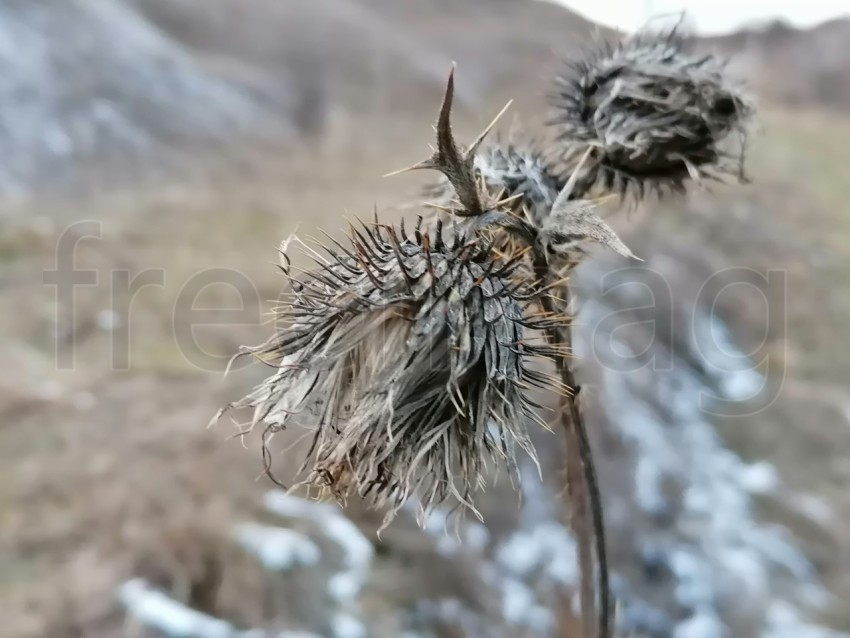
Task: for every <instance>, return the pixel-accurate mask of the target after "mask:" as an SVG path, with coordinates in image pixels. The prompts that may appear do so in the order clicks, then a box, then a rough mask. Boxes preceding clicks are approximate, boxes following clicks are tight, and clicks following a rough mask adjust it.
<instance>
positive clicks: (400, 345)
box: [228, 76, 567, 520]
mask: <svg viewBox="0 0 850 638" xmlns="http://www.w3.org/2000/svg"><path fill="white" fill-rule="evenodd" d="M452 91H453V80H452V77H451V76H450V80H449V84H448V87H447V91H446V97H445V99H444V102H443V106H442V108H441V113H440V118H439V120H438V125H437V150H436V151H435V152H434V154H433V156H432V157H431V158H430V159H428V160H426V161H425V162H420V163H419V164H417V165H416V168H423V167H427V168H435V169H438V170H440V171H442V172H443V173H444V175H445V176H446V178H447V179H448V180H449V181H450V183H451V184H452V187H453V188H454V190H455V192H456V194H457V197H458V207H457V208H456V209H455V210H454V212H455V219H456V223H455V224H454V225H453V227H452V228H451V229H450V231H446V230H444V228H443V224H442V222H441V221H440V220H437V221H436V222H435V223H434V225H433V226H431V227H423V222H422V219H421V218H420V220H419V223H418V224H417V227H416V229H415V232H414V233H413V234H412V235H408V234H407V233H406V232H405V230H404V227H403V225H402V226H401V227H399V228H395V227H392V226H388V225H384V224H380V223H378V221H377V219H376V220H375V222H374V223H371V224H363V225H361V226H360V227H358V228H352V230H351V233H350V236H349V238H348V240H347V242H334V247H324V246H323V247H322V249H323V250H324V253H319V252H318V251H316V250H313V249H312V248H307V250H308V252H309V253H310V255H311V256H312V258H313V259H314V261H315V262H316V267H315V268H314V269H313V270H311V271H310V272H308V273H306V276H304V277H302V278H300V279H296V278H294V277H292V276H290V275H289V270H290V269H289V266H288V264H289V261H288V258H287V259H286V260H285V262H284V264H283V267H284V272H285V274H286V275H287V276H288V277H289V280H290V285H291V288H292V292H291V293H289V294H288V296H287V297H286V298H285V301H284V303H283V304H282V306H281V307H280V308H279V309H278V313H279V317H280V320H281V328H280V329H279V330H278V332H277V334H276V335H275V336H273V337H272V339H271V340H270V341H269V342H267V343H266V344H264V345H262V346H260V347H259V348H255V349H251V350H250V352H252V353H254V354H256V355H257V356H259V357H260V358H262V359H263V360H266V361H271V362H273V363H274V364H275V365H276V367H277V371H276V372H275V373H274V374H273V375H272V376H271V377H270V378H269V379H267V380H266V381H265V382H264V383H263V384H262V385H260V386H259V387H258V388H256V389H255V390H254V392H252V393H251V394H250V395H249V396H247V397H245V398H244V399H243V400H241V401H238V402H236V403H234V404H232V405H231V406H228V407H245V408H252V409H253V411H254V416H253V419H252V424H253V425H256V424H263V425H264V426H265V428H266V430H265V432H266V436H264V440H265V439H267V438H268V436H270V435H272V434H274V433H275V432H277V431H279V430H281V429H283V428H285V427H287V426H288V425H290V424H299V425H303V426H306V427H308V428H311V429H312V431H313V441H312V445H311V448H310V452H309V454H308V459H307V461H306V463H305V466H304V467H303V468H302V470H306V471H307V476H306V479H305V482H306V483H307V484H308V485H312V486H318V487H321V488H327V489H329V490H330V491H331V492H333V493H334V494H335V495H336V496H337V497H340V498H344V497H345V496H346V495H348V494H351V493H357V494H360V495H361V496H364V497H369V498H370V499H372V501H373V502H374V503H375V504H376V505H379V506H382V505H385V504H389V505H390V506H391V508H390V511H389V513H388V519H387V520H389V519H390V518H391V517H392V515H393V514H394V513H395V512H396V511H397V510H398V509H399V508H400V507H401V505H402V504H403V503H404V502H405V501H406V500H407V498H408V497H409V496H410V495H411V494H413V493H416V494H417V495H418V496H419V497H420V500H421V502H422V503H423V506H424V507H425V508H426V509H427V508H428V507H430V506H431V505H433V504H435V503H438V502H442V501H444V500H446V499H449V498H453V499H454V500H456V501H457V503H459V504H462V505H465V506H467V507H469V508H472V509H473V510H474V504H473V493H474V492H475V491H476V490H477V489H478V488H479V487H481V486H482V484H483V472H484V469H485V466H486V464H487V462H488V461H489V460H495V459H502V460H503V461H505V463H506V464H507V466H508V468H509V469H511V470H514V471H515V467H516V462H515V458H516V454H517V451H518V450H524V451H525V452H527V453H528V454H529V455H531V457H532V458H534V450H533V448H532V446H531V443H530V441H529V438H528V435H527V433H526V424H527V423H529V420H530V421H536V422H538V423H541V424H542V425H545V423H544V422H543V421H542V419H541V417H540V416H539V415H538V414H537V411H536V408H538V407H539V406H537V405H536V404H535V403H534V402H533V401H532V399H531V398H530V392H532V391H533V390H534V389H535V388H548V389H549V390H553V391H556V392H563V391H565V390H566V389H565V388H564V387H562V385H561V384H560V382H559V381H557V380H556V379H555V378H550V377H549V376H548V375H547V374H545V373H543V372H541V371H540V367H539V366H538V365H537V364H536V363H535V362H534V360H535V359H539V358H544V359H545V358H549V359H556V358H562V357H563V356H564V352H563V348H562V347H561V346H560V345H559V344H557V343H553V342H552V340H551V339H547V338H546V335H545V332H546V331H551V330H553V329H554V328H556V327H561V328H563V327H564V326H565V325H566V323H567V317H566V316H565V315H562V314H558V313H554V312H546V311H543V310H541V307H540V304H539V298H540V295H541V294H545V292H546V291H545V289H544V287H543V286H542V285H541V282H540V281H539V278H535V277H533V276H530V272H531V269H530V267H529V266H530V263H529V262H530V257H529V253H530V252H532V251H533V249H534V246H536V245H537V244H536V243H535V242H536V235H535V234H534V231H533V229H531V228H529V227H526V226H525V225H524V223H523V222H522V221H521V220H519V219H518V218H517V217H516V216H514V215H513V214H512V213H511V212H510V211H509V210H505V209H502V208H500V207H499V206H498V202H493V201H492V200H491V199H489V198H488V197H487V193H486V192H485V191H482V190H481V189H480V187H481V183H480V182H479V180H476V179H475V176H474V173H473V168H472V163H473V159H474V157H475V150H476V149H477V147H478V144H479V143H480V140H481V139H482V138H483V135H482V136H480V137H479V139H478V140H477V141H476V142H475V143H474V144H473V145H472V146H470V147H469V148H468V149H467V150H461V149H460V148H459V147H458V145H457V144H456V143H455V141H454V139H453V136H452V133H451V129H450V124H449V113H450V110H451V101H452ZM506 232H509V233H513V234H514V235H516V236H517V237H518V238H519V239H520V240H522V241H524V242H525V247H524V248H522V247H521V246H520V245H519V244H517V245H512V247H514V248H516V250H515V252H513V253H510V254H505V253H504V252H502V251H500V250H496V249H495V248H494V247H495V246H496V245H500V246H501V245H504V242H503V241H502V240H501V238H500V235H501V234H502V233H506ZM331 241H333V240H331ZM302 245H303V244H302ZM305 247H306V245H305ZM264 442H265V441H264ZM264 450H266V448H265V446H264ZM266 454H267V452H266Z"/></svg>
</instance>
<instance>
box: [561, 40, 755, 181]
mask: <svg viewBox="0 0 850 638" xmlns="http://www.w3.org/2000/svg"><path fill="white" fill-rule="evenodd" d="M569 66H570V69H569V72H568V73H566V74H565V75H564V76H562V77H560V78H559V79H558V88H557V90H556V94H555V95H554V96H553V105H554V108H555V111H556V113H555V117H554V119H553V121H552V124H553V125H554V126H555V127H556V128H557V130H558V131H559V139H560V140H561V142H562V144H563V146H564V150H563V159H564V161H565V163H566V165H567V166H568V168H571V167H572V166H574V164H575V160H576V159H577V157H578V156H580V155H581V154H582V153H583V152H584V150H585V149H586V148H587V147H590V148H592V149H593V158H592V159H593V160H594V161H593V162H591V163H590V164H589V165H588V167H587V168H586V169H585V171H584V173H585V174H584V175H583V176H582V177H583V179H582V188H581V189H580V192H578V193H577V195H578V196H579V197H581V196H583V195H585V194H586V192H587V191H588V190H589V189H591V188H592V187H593V186H600V187H601V188H602V189H604V190H605V191H607V192H614V193H618V194H620V195H621V196H625V195H627V194H629V193H631V194H633V195H635V196H637V197H641V196H643V194H644V193H645V192H647V191H656V192H664V191H667V190H672V191H680V190H682V189H683V188H684V185H685V182H686V181H687V180H688V179H691V178H700V177H709V178H717V177H719V176H721V175H722V174H723V173H727V172H732V171H733V170H736V171H737V172H738V174H741V172H742V171H741V170H740V167H741V162H740V161H739V162H737V163H735V162H732V161H731V159H732V157H733V156H735V155H737V157H738V159H739V160H740V159H741V157H742V154H743V139H744V135H743V133H744V131H745V126H746V124H747V121H748V119H749V117H750V115H751V113H752V110H753V109H752V106H751V104H750V102H749V101H748V99H747V98H746V97H745V95H744V94H743V93H742V92H741V90H740V89H739V88H738V87H736V86H734V85H733V84H731V83H730V82H729V81H728V79H727V78H726V77H725V75H724V73H723V65H722V64H721V63H720V62H719V61H718V60H717V59H715V58H714V57H713V56H710V55H696V54H690V53H687V52H686V51H685V43H684V38H683V37H682V36H681V34H680V33H678V32H677V30H676V29H672V30H671V31H669V32H667V33H639V34H637V35H635V36H633V37H631V38H629V39H627V40H625V41H624V42H622V43H620V44H617V45H614V46H610V45H603V46H602V47H600V48H599V50H597V51H596V52H593V53H591V54H589V55H587V56H586V58H585V59H584V60H582V61H579V62H575V63H571V64H570V65H569ZM733 132H739V133H740V134H741V135H740V138H739V139H740V144H739V148H737V149H735V150H734V152H733V151H730V150H724V149H723V148H721V147H722V142H724V140H725V139H726V138H728V137H729V135H730V133H733Z"/></svg>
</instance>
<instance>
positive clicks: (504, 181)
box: [424, 142, 564, 225]
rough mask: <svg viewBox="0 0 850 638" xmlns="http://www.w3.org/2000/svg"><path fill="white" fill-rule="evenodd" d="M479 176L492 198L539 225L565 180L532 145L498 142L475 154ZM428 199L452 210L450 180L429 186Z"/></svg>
mask: <svg viewBox="0 0 850 638" xmlns="http://www.w3.org/2000/svg"><path fill="white" fill-rule="evenodd" d="M473 168H474V170H475V176H476V178H477V179H478V180H480V181H481V182H482V184H483V188H486V190H487V191H488V194H489V196H490V197H492V198H495V199H499V200H502V201H503V202H504V206H505V207H507V208H510V210H512V211H513V212H515V213H517V214H521V215H522V216H524V217H526V218H528V219H529V221H531V223H533V224H534V225H539V224H540V223H541V222H542V221H543V219H545V218H546V216H547V215H548V214H549V211H550V210H551V209H552V204H554V203H555V198H556V197H557V196H558V193H559V192H560V191H561V189H562V188H563V186H564V184H563V181H562V180H561V179H560V177H559V176H558V174H557V172H556V171H554V170H553V169H552V168H551V167H550V165H549V163H548V162H547V161H546V157H545V156H544V154H543V153H542V152H540V151H539V150H538V149H537V148H535V147H534V146H533V145H531V144H517V143H514V142H508V143H504V144H501V143H499V142H496V143H495V144H490V145H488V146H485V147H483V148H482V149H481V150H479V151H478V152H477V153H476V154H475V160H474V162H473ZM424 194H425V197H426V198H428V199H429V200H430V201H432V202H433V203H434V204H436V205H437V206H438V207H443V208H447V209H451V207H452V205H453V203H454V202H455V193H454V189H453V188H452V186H451V184H450V183H449V181H448V179H446V178H443V179H442V180H440V181H439V182H437V183H435V184H433V185H431V186H429V187H428V188H427V189H426V191H425V193H424Z"/></svg>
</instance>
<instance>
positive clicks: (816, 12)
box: [555, 0, 850, 33]
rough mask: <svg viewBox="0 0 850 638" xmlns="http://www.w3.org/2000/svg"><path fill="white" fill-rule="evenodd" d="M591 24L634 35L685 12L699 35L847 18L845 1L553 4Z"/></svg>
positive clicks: (570, 0) (582, 0) (591, 0)
mask: <svg viewBox="0 0 850 638" xmlns="http://www.w3.org/2000/svg"><path fill="white" fill-rule="evenodd" d="M555 1H557V2H560V3H561V4H564V5H566V6H568V7H570V8H571V9H574V10H575V11H577V12H579V13H580V14H582V15H583V16H585V17H586V18H589V19H591V20H593V21H595V22H600V23H602V24H605V25H608V26H613V27H618V28H621V29H625V30H628V31H634V30H635V29H636V28H638V27H640V26H641V25H643V24H644V23H645V22H646V20H647V18H648V17H650V16H653V15H658V14H664V13H675V12H680V11H682V10H685V11H686V12H687V15H688V16H689V17H690V24H691V25H692V26H694V27H695V28H696V30H697V31H698V32H700V33H722V32H726V31H730V30H733V29H735V28H737V27H739V26H741V25H742V24H746V23H749V22H753V21H759V22H764V21H766V20H770V19H772V18H777V17H778V18H784V19H785V20H787V21H788V22H791V23H792V24H794V25H796V26H811V25H813V24H817V23H818V22H822V21H824V20H828V19H830V18H835V17H838V16H840V15H847V14H850V3H848V2H847V0H555Z"/></svg>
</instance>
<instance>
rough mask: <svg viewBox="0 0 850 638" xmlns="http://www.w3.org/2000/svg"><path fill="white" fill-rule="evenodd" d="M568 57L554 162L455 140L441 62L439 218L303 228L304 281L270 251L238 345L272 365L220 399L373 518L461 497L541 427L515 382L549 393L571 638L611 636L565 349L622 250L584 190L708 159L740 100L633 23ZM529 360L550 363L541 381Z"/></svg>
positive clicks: (668, 182)
mask: <svg viewBox="0 0 850 638" xmlns="http://www.w3.org/2000/svg"><path fill="white" fill-rule="evenodd" d="M573 69H574V74H573V75H571V76H569V77H568V78H562V79H561V82H560V88H559V93H558V98H557V101H556V107H557V108H558V110H559V115H558V117H557V118H556V120H555V122H554V125H555V126H556V127H557V130H558V132H559V145H558V149H559V150H560V160H561V165H559V166H556V165H554V164H552V163H549V162H547V161H546V160H545V158H544V155H543V154H541V153H539V152H537V151H533V150H530V147H520V146H517V145H513V144H509V145H499V144H496V145H493V146H490V147H486V148H484V149H481V150H479V147H480V145H481V143H482V141H483V139H484V137H485V135H486V134H487V132H488V131H489V130H490V129H491V128H492V127H493V125H494V124H495V121H494V122H493V124H491V125H490V126H489V127H488V128H487V129H486V130H485V131H484V132H483V133H482V134H481V135H480V136H479V137H478V138H477V139H476V140H475V141H474V142H473V143H472V144H471V145H470V146H469V147H468V148H465V149H464V148H461V147H459V146H458V144H457V143H456V142H455V140H454V136H453V134H452V129H451V124H450V114H451V106H452V98H453V92H454V70H453V71H452V74H451V75H450V76H449V82H448V86H447V89H446V94H445V97H444V99H443V103H442V106H441V109H440V114H439V118H438V120H437V126H436V132H437V144H436V151H435V152H434V154H433V155H432V156H431V157H430V158H428V159H427V160H425V161H423V162H419V163H418V164H416V165H414V166H413V167H411V168H412V169H435V170H438V171H440V172H441V173H442V175H443V181H442V182H440V183H439V184H437V185H436V186H435V187H434V188H433V189H432V190H431V191H430V193H429V195H430V196H431V198H432V199H434V198H435V199H437V200H438V201H437V202H436V204H437V208H439V209H440V210H441V211H442V212H441V214H440V215H437V216H432V217H431V218H428V219H424V220H423V218H422V217H420V218H419V220H418V222H417V224H416V227H415V229H414V231H413V232H412V233H411V234H408V233H407V232H406V231H405V229H404V226H403V225H401V226H400V227H394V226H391V225H387V224H382V223H380V222H379V221H378V220H377V216H376V218H375V221H374V222H371V223H367V224H361V225H360V226H359V227H352V229H351V232H350V234H349V237H348V238H347V239H346V240H345V241H342V242H336V241H335V240H332V239H330V238H329V242H331V244H329V245H328V246H322V247H321V248H320V249H319V250H323V252H322V253H320V252H319V251H317V250H315V249H314V248H311V247H307V246H306V244H302V246H304V247H305V249H306V250H307V252H308V253H309V255H310V256H312V258H313V259H314V261H315V267H314V269H313V270H311V271H309V272H307V273H306V274H305V275H303V276H301V277H294V276H292V274H291V270H290V266H289V259H288V257H286V256H285V255H284V257H285V259H284V262H283V264H282V266H283V270H284V273H285V274H286V276H287V278H288V279H289V282H290V288H291V291H290V293H289V294H288V296H287V297H286V298H285V299H284V303H283V304H282V306H281V307H280V308H279V309H278V314H279V318H280V328H279V329H278V331H277V333H276V334H275V335H274V336H273V337H272V338H271V339H270V340H269V341H268V342H267V343H265V344H263V345H261V346H259V347H257V348H250V349H247V352H250V353H253V354H256V355H257V356H259V357H260V358H262V359H263V360H265V361H267V362H270V363H272V364H273V365H274V366H275V367H276V370H275V372H274V373H273V374H272V375H271V376H270V377H269V378H268V379H267V380H266V381H265V382H264V383H263V384H261V385H260V386H259V387H258V388H256V389H255V390H254V391H253V392H252V393H251V394H249V395H248V396H247V397H245V398H244V399H242V400H241V401H238V402H236V403H233V404H231V405H230V406H228V408H233V407H237V408H251V409H253V418H252V421H251V425H252V426H254V425H262V426H263V427H264V436H263V454H264V458H265V459H266V462H267V469H268V470H270V465H268V464H269V463H270V460H269V456H268V447H267V444H268V440H269V438H270V437H271V436H272V435H273V434H274V433H275V432H278V431H280V430H282V429H284V428H285V427H287V426H288V425H289V424H290V423H299V424H300V425H303V426H306V427H308V428H310V429H311V430H312V434H313V438H312V445H311V447H310V451H309V453H308V455H307V458H306V460H305V463H304V466H303V467H302V471H304V472H305V474H306V476H305V478H304V482H305V483H306V484H307V485H310V486H315V487H318V488H320V489H322V490H329V491H331V492H332V493H333V494H335V495H336V496H337V497H339V498H344V497H345V496H347V495H349V494H351V493H357V494H359V495H361V496H363V497H366V498H368V499H371V500H372V502H373V503H374V504H376V505H378V506H385V505H386V506H388V515H387V516H388V518H387V519H386V520H389V519H390V518H392V516H393V515H394V514H395V513H396V512H397V511H398V509H399V508H400V507H401V505H402V504H403V503H404V502H405V501H406V500H407V499H408V498H409V497H410V496H412V495H414V494H415V495H417V496H418V497H419V498H420V500H421V502H422V503H423V504H424V505H425V507H426V508H427V507H431V506H433V505H434V504H436V503H440V502H443V501H445V500H450V499H451V500H454V501H455V502H456V503H457V504H460V505H464V506H466V507H468V508H471V509H473V510H474V508H475V506H474V496H475V492H476V490H477V489H478V488H479V487H481V486H482V485H483V480H484V479H483V468H484V467H485V465H486V464H487V463H488V461H490V460H493V459H502V460H504V461H505V463H506V464H507V466H508V468H509V469H511V470H513V469H514V468H515V466H516V463H515V454H516V451H517V449H520V450H523V451H524V452H526V453H528V454H529V455H531V456H532V458H533V457H534V450H533V448H532V446H531V443H530V440H529V438H528V436H527V432H526V424H527V423H528V422H538V423H540V424H542V425H545V423H543V420H542V419H541V417H540V416H539V415H538V413H537V410H536V408H538V407H539V406H536V405H535V403H534V402H533V401H532V399H531V397H530V392H531V391H532V390H534V389H535V388H546V389H549V390H551V391H554V392H556V393H558V394H559V395H560V396H561V411H560V416H561V422H562V424H563V426H564V428H565V431H566V434H567V442H568V458H567V470H568V478H569V485H568V487H569V491H570V501H571V507H572V510H573V517H572V524H573V529H574V531H575V532H576V535H577V537H578V541H579V560H580V567H581V590H580V595H581V603H582V622H583V625H584V630H585V636H591V635H598V636H601V637H603V638H607V637H608V636H610V633H611V622H610V616H611V600H610V593H609V588H608V570H607V559H606V548H605V536H604V524H603V512H602V506H601V496H600V493H599V487H598V482H597V478H596V470H595V467H594V463H593V456H592V453H591V449H590V444H589V442H588V436H587V431H586V427H585V422H584V417H583V414H582V410H581V405H580V401H579V397H580V389H581V388H580V387H579V384H578V383H577V381H576V378H575V374H574V371H573V368H572V362H571V360H570V358H569V353H570V350H571V346H572V334H571V331H570V323H569V310H570V290H569V286H568V276H569V273H570V272H571V271H572V269H573V268H575V267H576V266H577V265H578V264H579V263H580V262H581V260H582V259H583V258H584V256H585V255H586V254H587V252H588V249H589V248H591V247H592V246H594V245H599V246H604V247H607V248H610V249H613V250H615V251H616V252H618V253H620V254H621V255H624V256H633V255H632V254H631V252H630V251H629V249H628V248H627V247H626V246H625V245H624V244H623V242H622V241H621V240H620V239H619V238H618V237H617V235H616V234H615V233H614V231H613V230H612V229H611V228H610V227H609V226H608V225H607V224H606V223H605V222H604V221H603V220H602V219H601V218H600V217H599V215H598V214H597V212H596V202H595V201H594V200H593V199H591V197H592V196H593V195H594V194H595V192H596V191H600V192H601V194H604V193H614V194H618V195H620V196H625V195H627V194H633V195H635V196H637V197H640V196H642V195H643V194H645V193H646V192H648V191H657V192H659V193H663V192H666V191H667V190H681V189H683V188H684V187H685V185H686V183H687V180H689V179H691V178H700V177H703V176H714V175H717V174H719V173H721V172H722V171H723V170H725V168H726V167H725V166H724V158H725V155H724V153H723V151H722V150H721V143H722V142H723V140H724V138H726V137H727V136H728V135H729V133H731V132H733V131H743V130H744V125H745V122H746V118H747V117H748V116H749V115H750V113H751V107H750V106H749V105H748V102H747V101H746V100H745V99H744V97H742V95H741V94H740V93H738V92H737V91H736V90H735V89H734V88H733V87H732V86H731V85H729V84H728V83H727V82H726V81H725V78H724V77H723V75H722V73H721V71H722V69H721V66H720V65H719V64H718V63H717V62H716V61H714V60H713V58H710V57H695V56H689V55H686V54H685V53H683V49H682V40H681V38H680V37H679V36H678V34H676V33H675V32H671V33H668V34H664V35H638V36H635V37H634V38H632V39H630V40H627V41H626V42H625V43H623V44H620V45H617V46H615V47H606V48H604V49H603V50H602V52H600V53H597V54H594V55H591V56H590V57H589V58H588V59H587V60H585V61H583V62H579V63H576V64H574V65H573ZM446 219H448V220H449V222H450V223H448V224H444V220H446ZM289 244H290V242H285V244H284V248H288V246H289ZM285 252H286V251H284V253H285ZM540 359H543V360H545V359H548V360H551V361H554V363H555V368H556V370H557V375H556V376H555V377H550V376H548V375H547V374H545V373H543V372H541V371H540V367H539V366H538V365H537V364H536V360H540ZM226 409H227V408H226ZM219 416H220V413H219V415H217V417H216V418H218V417H219ZM588 508H589V511H590V521H589V523H588V521H587V520H586V515H585V510H587V509H588ZM594 558H595V560H594ZM594 565H596V567H597V571H598V575H599V581H598V588H596V587H594V580H593V573H594ZM597 589H598V594H599V606H598V616H597V614H596V593H595V592H596V591H597ZM594 624H595V625H596V626H595V630H596V633H595V634H594Z"/></svg>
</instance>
